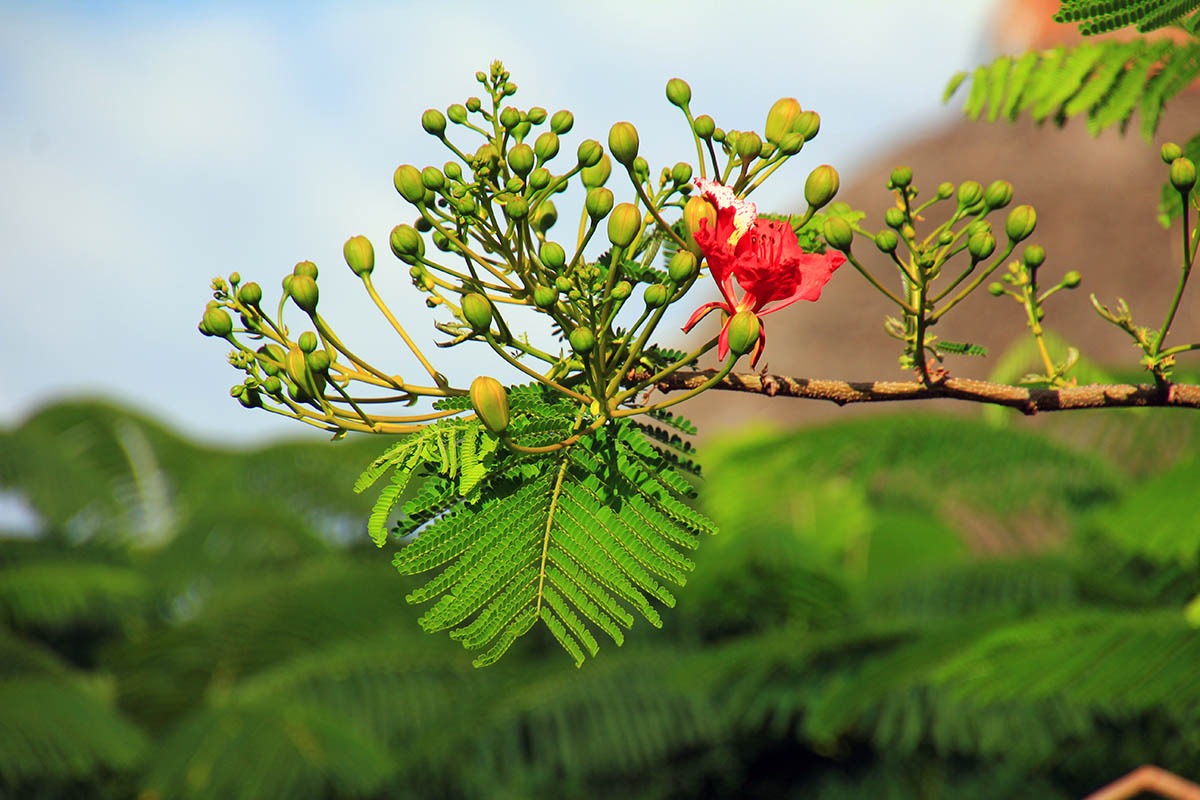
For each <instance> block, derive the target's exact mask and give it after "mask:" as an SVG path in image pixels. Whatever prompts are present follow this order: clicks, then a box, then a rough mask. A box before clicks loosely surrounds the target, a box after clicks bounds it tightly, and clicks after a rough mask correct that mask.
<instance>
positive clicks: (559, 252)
mask: <svg viewBox="0 0 1200 800" xmlns="http://www.w3.org/2000/svg"><path fill="white" fill-rule="evenodd" d="M538 258H540V259H541V261H542V264H543V265H544V266H545V267H546V268H547V269H553V270H558V269H562V265H563V264H565V263H566V262H567V253H566V251H565V250H563V246H562V245H561V244H559V243H558V242H546V243H544V244H543V245H542V246H541V249H539V250H538Z"/></svg>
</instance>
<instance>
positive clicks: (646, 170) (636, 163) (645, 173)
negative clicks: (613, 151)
mask: <svg viewBox="0 0 1200 800" xmlns="http://www.w3.org/2000/svg"><path fill="white" fill-rule="evenodd" d="M633 174H634V177H636V178H637V179H638V181H640V182H641V183H645V182H646V179H647V178H649V177H650V163H649V162H648V161H646V159H644V158H642V157H641V156H638V157H637V158H635V159H634V160H633Z"/></svg>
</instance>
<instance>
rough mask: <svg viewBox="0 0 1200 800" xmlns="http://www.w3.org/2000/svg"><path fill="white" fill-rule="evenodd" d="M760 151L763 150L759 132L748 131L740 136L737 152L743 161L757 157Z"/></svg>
mask: <svg viewBox="0 0 1200 800" xmlns="http://www.w3.org/2000/svg"><path fill="white" fill-rule="evenodd" d="M760 152H762V139H760V138H758V134H757V133H755V132H754V131H746V132H745V133H743V134H741V135H740V136H738V140H737V154H738V158H740V159H741V160H742V161H751V160H753V159H756V158H758V154H759V153H760Z"/></svg>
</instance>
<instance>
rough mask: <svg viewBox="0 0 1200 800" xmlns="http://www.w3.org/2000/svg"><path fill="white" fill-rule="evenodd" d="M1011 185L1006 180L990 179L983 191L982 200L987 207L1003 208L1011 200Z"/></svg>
mask: <svg viewBox="0 0 1200 800" xmlns="http://www.w3.org/2000/svg"><path fill="white" fill-rule="evenodd" d="M1012 196H1013V185H1012V184H1011V183H1009V182H1008V181H992V183H991V184H990V185H989V186H988V188H987V191H985V192H984V193H983V202H984V204H985V205H986V206H987V207H988V208H1004V207H1005V206H1006V205H1008V204H1009V203H1011V202H1012Z"/></svg>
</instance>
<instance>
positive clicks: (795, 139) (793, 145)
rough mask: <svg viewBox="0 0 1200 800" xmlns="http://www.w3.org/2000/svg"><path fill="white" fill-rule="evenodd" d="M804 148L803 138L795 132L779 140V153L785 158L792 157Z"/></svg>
mask: <svg viewBox="0 0 1200 800" xmlns="http://www.w3.org/2000/svg"><path fill="white" fill-rule="evenodd" d="M802 147H804V137H803V136H802V135H800V134H799V133H796V132H795V131H792V132H791V133H785V134H784V135H783V138H782V139H780V140H779V152H781V153H783V154H784V155H785V156H794V155H796V153H799V152H800V148H802Z"/></svg>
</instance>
